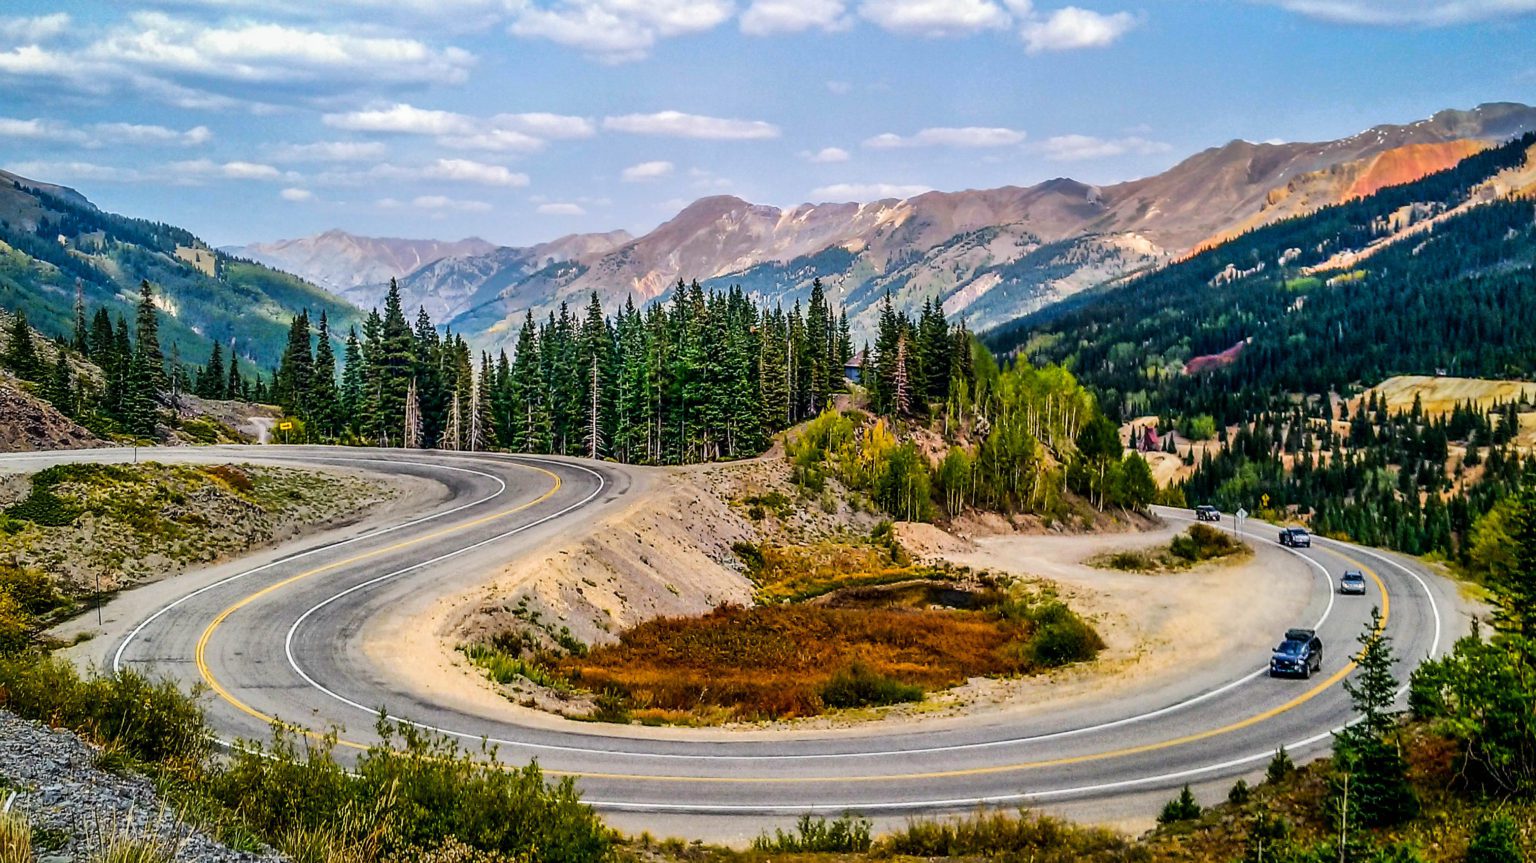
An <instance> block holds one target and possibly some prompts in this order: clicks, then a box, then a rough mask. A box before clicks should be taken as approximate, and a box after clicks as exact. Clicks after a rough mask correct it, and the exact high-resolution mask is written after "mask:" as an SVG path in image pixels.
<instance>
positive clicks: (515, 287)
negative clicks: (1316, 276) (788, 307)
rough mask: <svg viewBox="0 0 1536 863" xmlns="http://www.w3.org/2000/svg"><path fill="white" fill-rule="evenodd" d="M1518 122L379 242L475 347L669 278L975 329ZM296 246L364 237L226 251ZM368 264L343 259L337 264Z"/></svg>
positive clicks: (1347, 192) (1346, 193)
mask: <svg viewBox="0 0 1536 863" xmlns="http://www.w3.org/2000/svg"><path fill="white" fill-rule="evenodd" d="M1531 129H1536V109H1533V108H1531V107H1529V106H1526V105H1521V104H1514V103H1491V104H1485V105H1481V106H1479V107H1477V108H1474V109H1472V110H1466V111H1462V110H1446V111H1441V112H1439V113H1437V114H1435V115H1434V116H1432V117H1430V118H1428V119H1424V120H1419V121H1417V122H1413V123H1409V124H1404V125H1381V126H1375V127H1372V128H1370V129H1367V130H1365V131H1363V132H1361V133H1359V134H1356V135H1353V136H1350V137H1348V138H1343V139H1340V140H1335V141H1322V142H1310V143H1305V142H1304V143H1278V142H1271V143H1252V142H1248V141H1232V142H1230V143H1227V144H1225V145H1223V146H1220V147H1213V148H1210V149H1208V150H1205V151H1203V152H1200V153H1197V154H1195V155H1193V156H1191V157H1189V158H1187V159H1185V160H1183V161H1182V162H1180V163H1178V164H1177V165H1175V166H1174V167H1172V168H1170V169H1169V170H1167V171H1165V172H1163V173H1161V174H1157V175H1155V176H1151V177H1146V178H1143V179H1139V180H1132V181H1129V182H1123V183H1117V184H1113V185H1105V186H1096V185H1091V184H1088V183H1083V182H1079V181H1076V180H1072V179H1068V178H1057V179H1052V180H1048V181H1046V182H1043V183H1039V184H1036V185H1033V186H1027V187H1014V186H1010V187H1003V188H998V189H985V190H966V191H960V192H930V193H927V194H923V195H918V196H916V197H912V198H908V199H904V200H898V199H887V200H881V201H874V202H869V203H862V204H860V203H821V204H802V205H800V206H797V207H792V208H788V209H784V208H779V207H773V206H767V205H762V204H753V203H750V202H748V201H744V200H741V199H739V198H734V197H729V196H718V197H709V198H704V199H701V200H699V201H696V202H694V203H693V204H691V205H689V206H688V207H686V208H684V209H683V210H682V211H681V212H679V213H678V214H677V215H676V216H674V217H673V218H671V219H669V220H668V221H666V222H665V223H663V224H662V225H660V226H659V227H657V228H656V229H655V230H652V231H650V232H648V233H646V234H645V235H643V236H640V237H633V238H632V237H630V236H628V235H627V234H625V233H623V232H615V233H612V234H600V235H578V236H573V237H566V238H562V239H560V240H556V241H554V242H551V243H546V244H542V245H540V246H534V247H530V248H498V249H494V250H491V251H488V252H484V253H473V252H471V253H468V254H453V253H452V252H451V251H450V250H451V249H452V248H454V247H456V246H459V245H462V244H469V245H473V244H475V243H477V242H479V241H474V240H468V241H462V244H447V245H432V246H430V248H427V247H424V246H422V245H413V246H410V253H411V254H410V255H405V254H400V253H399V252H398V251H395V250H394V249H393V247H392V246H387V247H388V248H390V249H391V251H390V253H389V255H388V260H389V261H390V262H391V266H394V267H396V269H398V266H399V262H400V261H402V260H410V259H412V258H411V256H412V255H420V256H422V257H425V256H426V255H429V254H438V253H439V252H440V257H438V258H437V259H436V260H434V261H431V262H428V263H426V264H425V265H424V266H422V267H420V268H418V269H416V270H414V271H411V272H409V273H403V274H401V273H397V274H396V275H397V276H398V277H399V278H400V279H401V286H402V290H403V292H404V294H405V296H406V299H407V302H409V303H411V304H412V306H414V305H418V304H419V305H425V306H426V307H427V308H428V311H429V312H432V313H433V317H434V319H435V320H438V321H440V322H443V323H447V324H449V325H451V326H452V327H453V328H454V329H455V330H456V331H459V332H462V333H464V334H465V335H466V336H468V337H470V338H471V339H475V340H477V341H479V342H480V343H481V344H483V345H486V346H495V345H498V344H500V345H505V344H506V343H507V342H508V341H509V340H510V337H511V336H512V334H513V333H514V332H515V326H516V324H517V323H518V322H519V321H520V320H521V318H522V316H523V314H524V313H525V312H526V311H529V310H532V311H533V312H534V313H535V314H542V313H544V312H546V311H548V310H550V309H551V308H553V307H555V306H557V305H558V304H559V303H561V302H571V303H573V304H576V303H580V302H584V301H585V298H586V297H587V295H588V294H589V293H591V292H593V291H595V292H597V294H598V295H599V296H600V297H602V298H603V300H604V302H605V304H606V305H608V306H609V307H610V308H612V307H614V306H615V305H616V304H618V303H622V302H623V301H624V300H625V299H626V298H627V297H633V298H634V299H635V300H636V302H647V301H653V300H657V299H663V298H665V297H666V295H667V294H668V292H669V290H670V289H671V287H672V286H673V285H674V284H675V283H676V282H677V280H679V279H683V280H692V279H698V280H699V281H700V282H703V283H705V284H706V285H713V286H726V285H740V286H741V287H742V288H744V289H745V290H747V291H748V292H749V294H751V295H753V296H754V297H755V298H757V299H758V300H760V301H767V302H776V301H777V302H784V303H786V304H789V303H793V302H794V301H795V300H797V299H803V298H804V297H805V296H806V294H807V292H808V290H809V286H810V283H811V280H812V279H814V278H820V279H822V281H823V282H824V283H825V284H826V285H827V287H828V291H829V294H830V296H831V297H832V299H833V300H834V301H836V302H838V303H840V304H841V305H843V306H844V307H845V308H846V309H847V310H848V312H849V315H850V318H851V319H852V321H853V323H854V328H855V330H858V331H860V332H867V331H868V329H869V328H870V326H871V324H872V323H873V320H874V316H875V314H876V311H877V306H878V303H879V302H880V299H881V298H882V297H883V296H884V295H885V294H886V293H887V292H890V293H891V294H892V296H893V297H894V298H895V300H896V301H897V302H898V303H899V304H901V305H903V306H905V307H908V308H911V307H913V306H916V305H920V304H921V303H922V302H923V301H925V300H928V299H933V300H937V301H939V302H941V303H942V304H943V308H944V310H945V312H946V313H947V314H948V315H949V316H950V317H951V319H956V320H959V319H963V320H965V321H966V322H967V323H968V324H969V325H970V326H971V328H972V329H974V330H978V331H979V330H986V329H989V328H992V327H995V326H998V325H1000V324H1003V323H1006V322H1008V321H1010V320H1014V319H1016V318H1018V317H1020V316H1022V315H1025V314H1028V313H1030V312H1033V311H1035V310H1037V309H1040V308H1042V307H1045V306H1047V305H1050V304H1052V303H1054V302H1057V301H1059V300H1061V299H1064V298H1066V297H1069V296H1072V295H1074V294H1076V293H1078V292H1080V291H1083V290H1085V289H1088V288H1091V287H1095V286H1098V285H1103V284H1106V283H1110V282H1113V281H1115V280H1117V279H1120V278H1122V277H1124V276H1126V275H1128V274H1131V273H1135V272H1138V271H1142V270H1146V269H1148V268H1155V267H1159V266H1162V265H1164V264H1166V263H1168V262H1170V261H1173V260H1177V259H1180V258H1182V257H1185V256H1187V255H1188V254H1189V253H1190V252H1192V251H1194V250H1197V249H1199V248H1202V247H1205V246H1208V245H1210V244H1212V243H1214V242H1217V241H1219V240H1221V239H1223V238H1227V237H1231V236H1235V235H1237V234H1240V233H1242V232H1244V231H1248V230H1252V229H1254V228H1256V227H1260V226H1262V225H1266V224H1270V223H1272V222H1275V221H1278V220H1281V219H1285V218H1289V217H1293V216H1296V215H1300V214H1304V213H1307V212H1310V211H1312V210H1315V209H1317V208H1318V207H1321V206H1325V205H1328V204H1333V203H1338V202H1341V201H1345V200H1349V199H1351V198H1355V197H1359V196H1362V195H1366V194H1369V193H1370V192H1372V191H1375V190H1376V189H1379V188H1382V187H1383V186H1387V185H1392V184H1396V183H1402V182H1406V181H1409V180H1413V179H1415V178H1417V177H1421V176H1423V175H1425V174H1427V173H1430V172H1433V171H1436V170H1440V169H1443V168H1446V167H1449V166H1451V165H1453V164H1455V163H1456V162H1457V161H1459V160H1460V159H1462V158H1463V157H1465V156H1467V155H1469V154H1471V153H1474V152H1477V151H1478V150H1481V149H1483V148H1485V147H1487V146H1489V145H1490V144H1492V143H1495V142H1499V141H1503V140H1506V139H1508V138H1510V137H1512V136H1514V135H1516V134H1519V133H1521V132H1524V131H1528V130H1531ZM377 242H385V243H386V244H394V243H400V242H404V241H377ZM306 243H307V245H305V244H306ZM296 245H297V246H298V247H301V248H308V249H320V248H335V249H337V250H338V251H337V252H336V253H334V254H331V253H327V254H315V255H314V257H316V258H321V259H326V258H329V259H330V260H338V259H339V260H347V259H349V258H348V255H350V254H355V253H358V252H361V250H364V249H366V248H368V242H366V241H359V240H358V239H357V238H352V237H350V236H349V235H345V234H341V233H339V232H328V233H326V234H323V235H321V236H320V237H316V238H311V239H310V240H308V241H290V242H289V243H288V244H272V245H271V246H248V247H246V248H245V249H243V250H238V252H239V253H240V254H244V255H247V256H249V257H252V258H255V259H256V260H261V261H264V262H266V263H268V264H270V265H272V266H277V267H283V268H290V269H291V271H293V272H296V273H297V274H299V275H302V276H304V277H306V278H309V279H311V280H319V281H321V282H324V281H325V280H327V279H332V278H334V275H333V273H332V272H331V271H330V270H329V269H324V268H316V269H310V268H308V267H306V266H305V265H303V264H302V263H301V262H296V261H295V259H294V258H293V257H292V256H285V255H284V254H283V253H281V252H279V251H275V250H274V247H279V246H283V247H285V248H293V247H295V246H296ZM342 249H351V250H357V252H342V251H340V250H342ZM382 257H384V256H383V255H381V258H382ZM369 265H371V262H369V261H358V263H357V264H356V265H355V267H354V268H355V269H356V270H357V271H359V272H361V271H364V270H366V269H367V267H368V266H369ZM369 271H372V270H369ZM344 295H345V296H347V297H348V298H349V299H351V300H353V301H354V302H356V303H358V304H359V305H365V306H366V305H369V304H372V303H376V302H378V297H379V296H381V295H382V287H381V285H380V284H375V285H366V284H361V283H359V284H354V285H352V286H349V287H348V288H346V289H345V293H344Z"/></svg>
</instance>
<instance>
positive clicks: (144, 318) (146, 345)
mask: <svg viewBox="0 0 1536 863" xmlns="http://www.w3.org/2000/svg"><path fill="white" fill-rule="evenodd" d="M134 325H135V334H134V335H135V338H136V341H135V343H134V366H135V374H136V375H137V376H138V378H139V379H140V381H141V382H142V385H143V386H144V387H146V389H147V393H148V397H149V398H150V399H151V400H158V399H159V396H160V393H161V392H163V391H164V390H165V388H166V375H165V355H164V354H163V353H161V352H160V313H159V310H158V309H157V308H155V293H154V289H153V288H151V287H150V286H149V281H148V280H145V281H143V282H140V283H139V306H138V311H137V313H136V317H135V319H134Z"/></svg>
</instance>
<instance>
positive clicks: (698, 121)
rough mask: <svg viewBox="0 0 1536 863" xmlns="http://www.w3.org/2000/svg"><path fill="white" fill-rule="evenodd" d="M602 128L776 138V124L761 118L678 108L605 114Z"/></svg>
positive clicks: (672, 134)
mask: <svg viewBox="0 0 1536 863" xmlns="http://www.w3.org/2000/svg"><path fill="white" fill-rule="evenodd" d="M603 128H604V129H607V130H609V131H611V132H628V133H630V134H632V135H665V136H667V137H671V138H700V139H704V140H712V141H747V140H761V139H764V138H777V137H779V127H778V126H775V125H773V124H772V123H765V122H763V121H762V120H730V119H724V118H721V117H704V116H700V115H698V114H684V113H682V112H680V111H659V112H657V113H655V114H625V115H623V116H620V117H605V118H603Z"/></svg>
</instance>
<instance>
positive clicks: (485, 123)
mask: <svg viewBox="0 0 1536 863" xmlns="http://www.w3.org/2000/svg"><path fill="white" fill-rule="evenodd" d="M324 122H325V124H326V125H328V126H332V127H334V128H337V129H349V130H352V131H358V132H392V133H396V134H402V135H434V136H437V138H438V142H439V143H441V144H442V145H443V146H445V147H452V148H454V149H458V150H483V151H486V152H494V153H505V152H519V153H532V152H537V151H538V150H541V149H543V148H544V146H545V144H546V142H547V141H548V140H550V139H565V138H587V137H591V136H592V135H594V134H596V132H597V127H596V126H595V125H593V123H592V121H591V120H588V119H587V118H585V117H569V116H565V115H563V114H546V113H528V114H497V115H496V116H494V117H491V118H490V119H487V120H483V119H480V118H478V117H471V116H468V115H466V114H456V113H454V112H452V111H437V110H432V109H426V108H417V107H415V106H414V105H408V104H405V103H403V102H402V103H399V104H395V105H390V106H388V107H384V108H373V109H369V110H364V111H352V112H350V113H343V114H326V115H325V117H324Z"/></svg>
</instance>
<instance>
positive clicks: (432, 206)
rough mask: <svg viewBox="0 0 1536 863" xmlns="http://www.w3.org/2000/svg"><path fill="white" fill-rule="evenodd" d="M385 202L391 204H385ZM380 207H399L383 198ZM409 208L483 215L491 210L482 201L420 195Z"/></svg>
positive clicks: (396, 203) (488, 205) (390, 199)
mask: <svg viewBox="0 0 1536 863" xmlns="http://www.w3.org/2000/svg"><path fill="white" fill-rule="evenodd" d="M386 202H391V203H390V204H386ZM379 205H380V206H396V207H398V206H400V204H399V202H398V201H394V200H393V199H392V198H385V199H384V200H383V201H380V202H379ZM411 206H413V207H415V208H416V209H418V210H457V211H458V212H461V213H484V212H488V211H490V209H491V205H490V204H487V203H486V202H484V201H469V200H462V199H459V198H450V197H448V196H446V195H422V196H420V197H418V198H414V199H412V200H411Z"/></svg>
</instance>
